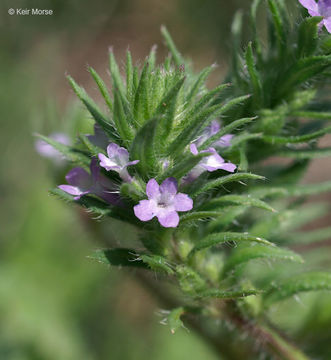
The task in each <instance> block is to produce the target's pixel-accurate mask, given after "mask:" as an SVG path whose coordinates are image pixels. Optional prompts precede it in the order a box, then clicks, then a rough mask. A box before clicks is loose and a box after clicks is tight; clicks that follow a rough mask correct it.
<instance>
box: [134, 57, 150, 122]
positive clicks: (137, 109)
mask: <svg viewBox="0 0 331 360" xmlns="http://www.w3.org/2000/svg"><path fill="white" fill-rule="evenodd" d="M149 72H150V70H149V63H148V62H145V64H144V67H143V69H142V72H141V75H140V79H139V84H138V88H137V90H136V94H135V99H134V108H133V115H134V118H135V120H136V121H137V123H138V124H139V125H142V124H144V123H145V121H146V120H148V119H149V118H150V113H149V101H150V100H149V93H148V84H149V81H148V75H149Z"/></svg>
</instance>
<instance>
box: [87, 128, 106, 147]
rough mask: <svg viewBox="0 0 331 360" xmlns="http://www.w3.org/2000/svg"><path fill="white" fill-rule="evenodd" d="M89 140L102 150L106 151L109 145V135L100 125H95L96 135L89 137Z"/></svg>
mask: <svg viewBox="0 0 331 360" xmlns="http://www.w3.org/2000/svg"><path fill="white" fill-rule="evenodd" d="M87 138H88V139H89V140H90V142H91V143H92V144H93V145H95V146H98V147H99V148H101V149H106V147H107V145H108V144H109V140H108V137H107V135H106V134H105V132H104V131H103V130H102V127H101V126H100V125H98V124H94V135H87Z"/></svg>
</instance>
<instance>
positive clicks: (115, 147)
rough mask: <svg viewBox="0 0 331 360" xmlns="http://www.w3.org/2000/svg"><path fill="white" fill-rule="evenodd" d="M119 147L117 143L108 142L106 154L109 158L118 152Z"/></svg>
mask: <svg viewBox="0 0 331 360" xmlns="http://www.w3.org/2000/svg"><path fill="white" fill-rule="evenodd" d="M119 148H120V146H119V145H117V144H115V143H110V144H109V145H108V146H107V154H108V156H109V158H112V157H114V156H116V155H117V153H118V150H119Z"/></svg>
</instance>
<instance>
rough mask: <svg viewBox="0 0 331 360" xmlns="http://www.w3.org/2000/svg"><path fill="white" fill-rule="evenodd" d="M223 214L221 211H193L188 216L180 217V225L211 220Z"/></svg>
mask: <svg viewBox="0 0 331 360" xmlns="http://www.w3.org/2000/svg"><path fill="white" fill-rule="evenodd" d="M223 214H224V212H223V211H194V212H191V213H189V214H185V215H182V216H181V218H180V222H181V224H182V223H185V222H189V221H197V220H204V219H213V218H217V217H219V216H222V215H223Z"/></svg>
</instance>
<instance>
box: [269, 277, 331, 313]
mask: <svg viewBox="0 0 331 360" xmlns="http://www.w3.org/2000/svg"><path fill="white" fill-rule="evenodd" d="M321 290H328V291H331V274H330V273H325V272H311V273H304V274H299V275H295V276H293V275H292V276H291V277H290V278H287V279H283V280H281V281H278V282H276V283H275V284H273V285H272V286H271V287H270V288H269V290H268V291H267V292H266V293H265V295H264V301H265V305H266V306H270V305H271V304H273V303H275V302H278V301H281V300H285V299H287V298H289V297H291V296H293V295H296V294H299V293H302V292H308V291H321Z"/></svg>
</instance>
